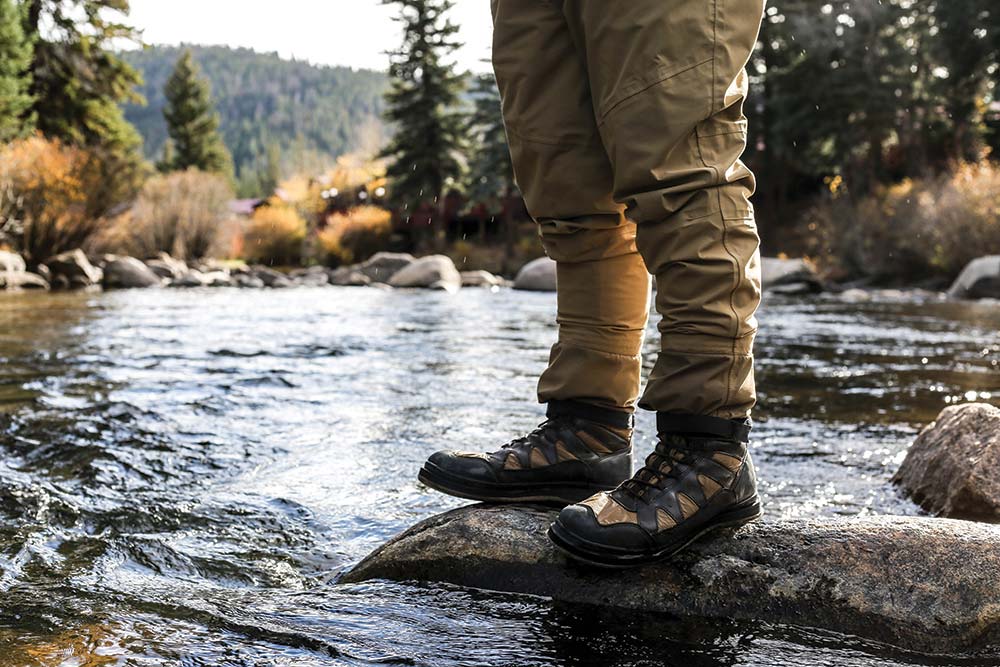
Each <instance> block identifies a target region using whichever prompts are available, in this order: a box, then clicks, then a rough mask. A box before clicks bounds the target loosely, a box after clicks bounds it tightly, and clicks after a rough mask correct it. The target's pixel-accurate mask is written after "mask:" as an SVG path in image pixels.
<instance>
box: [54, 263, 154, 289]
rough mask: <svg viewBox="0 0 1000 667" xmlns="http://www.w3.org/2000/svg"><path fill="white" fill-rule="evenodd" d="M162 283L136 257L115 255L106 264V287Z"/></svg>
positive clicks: (129, 286) (131, 286)
mask: <svg viewBox="0 0 1000 667" xmlns="http://www.w3.org/2000/svg"><path fill="white" fill-rule="evenodd" d="M50 268H51V267H50ZM162 283H163V281H162V279H161V278H160V277H159V276H158V275H156V274H155V273H153V272H152V271H151V270H150V268H149V267H148V266H146V265H145V264H143V263H142V262H141V261H139V260H138V259H136V258H135V257H115V258H113V259H109V260H108V262H107V263H106V264H105V265H104V282H103V284H104V287H108V288H115V287H121V288H137V287H154V286H156V285H161V284H162Z"/></svg>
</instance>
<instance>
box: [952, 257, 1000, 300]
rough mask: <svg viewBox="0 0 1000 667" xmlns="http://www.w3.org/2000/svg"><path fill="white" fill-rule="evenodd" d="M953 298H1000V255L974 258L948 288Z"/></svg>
mask: <svg viewBox="0 0 1000 667" xmlns="http://www.w3.org/2000/svg"><path fill="white" fill-rule="evenodd" d="M948 297H949V298H952V299H1000V255H990V256H987V257H980V258H978V259H974V260H972V261H971V262H969V263H968V264H966V266H965V268H964V269H962V272H961V273H960V274H958V278H956V279H955V282H954V283H952V285H951V288H950V289H949V290H948Z"/></svg>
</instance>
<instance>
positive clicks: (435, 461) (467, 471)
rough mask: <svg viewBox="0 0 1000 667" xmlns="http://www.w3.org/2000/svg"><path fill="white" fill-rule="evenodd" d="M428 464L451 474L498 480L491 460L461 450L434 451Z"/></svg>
mask: <svg viewBox="0 0 1000 667" xmlns="http://www.w3.org/2000/svg"><path fill="white" fill-rule="evenodd" d="M427 464H428V465H430V466H433V467H435V468H437V469H438V470H440V471H441V472H444V473H446V474H449V475H454V476H456V477H463V478H466V479H471V480H476V481H483V482H492V481H495V480H496V475H495V474H494V471H493V466H492V465H491V464H490V461H489V460H488V459H486V458H483V457H482V456H481V455H475V456H470V455H467V454H464V455H463V453H461V452H453V451H447V450H443V451H440V452H434V453H433V454H431V455H430V458H428V459H427Z"/></svg>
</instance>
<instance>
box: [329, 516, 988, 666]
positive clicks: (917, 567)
mask: <svg viewBox="0 0 1000 667" xmlns="http://www.w3.org/2000/svg"><path fill="white" fill-rule="evenodd" d="M554 517H555V511H554V510H547V509H543V508H534V507H528V506H506V507H500V506H489V505H472V506H468V507H463V508H459V509H456V510H452V511H450V512H446V513H444V514H440V515H437V516H434V517H432V518H430V519H427V520H425V521H423V522H421V523H419V524H417V525H415V526H414V527H412V528H410V529H409V530H407V531H405V532H404V533H402V534H401V535H399V536H398V537H396V538H394V539H393V540H391V541H390V542H388V543H386V544H385V545H384V546H382V547H380V548H379V549H377V550H376V551H375V552H373V553H372V554H371V555H370V556H369V557H368V558H366V559H365V560H364V561H362V562H361V563H359V564H358V565H357V566H356V567H355V568H354V569H353V570H351V571H349V572H347V573H346V574H345V575H344V576H343V577H342V578H341V580H340V581H341V582H342V583H356V582H361V581H366V580H371V579H388V580H396V581H420V582H448V583H452V584H457V585H460V586H468V587H474V588H481V589H488V590H494V591H503V592H513V593H528V594H535V595H541V596H546V597H551V598H553V599H555V600H558V601H563V602H570V603H586V604H596V605H605V606H611V607H619V608H627V609H639V610H648V611H652V612H660V613H669V614H673V615H675V616H679V617H690V618H729V619H740V620H750V621H754V620H756V621H765V622H769V623H787V624H795V625H800V626H810V627H817V628H825V629H828V630H833V631H836V632H842V633H848V634H854V635H858V636H863V637H868V638H871V639H875V640H878V641H883V642H886V643H889V644H893V645H895V646H899V647H902V648H905V649H909V650H915V651H922V652H928V653H957V652H964V651H969V650H977V649H982V648H985V647H995V646H997V645H998V643H1000V586H998V585H997V582H998V581H1000V528H997V527H995V526H991V525H985V524H977V523H971V522H965V521H954V520H948V519H938V518H922V517H892V516H881V517H865V518H853V519H842V520H785V521H776V522H766V521H762V522H757V523H754V524H751V525H749V526H747V527H745V528H743V529H741V530H740V531H738V532H736V533H735V534H734V533H732V532H729V533H720V534H719V535H717V536H716V537H714V538H712V539H708V540H706V541H703V542H701V543H697V544H695V545H694V546H693V547H692V548H691V549H690V550H689V551H688V552H686V553H684V554H682V555H681V556H679V557H677V558H676V559H675V560H673V561H671V562H668V563H662V564H658V565H653V566H648V567H644V568H640V569H636V570H626V571H602V570H595V569H592V568H589V567H584V566H581V565H578V564H576V563H573V562H571V561H568V560H567V559H566V558H565V557H563V556H562V555H561V554H560V553H559V552H557V551H556V549H555V548H554V547H553V546H552V545H551V544H550V543H549V541H548V539H547V537H546V535H545V529H546V528H547V526H548V524H549V523H550V522H551V521H552V520H553V518H554Z"/></svg>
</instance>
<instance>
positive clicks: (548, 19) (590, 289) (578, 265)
mask: <svg viewBox="0 0 1000 667" xmlns="http://www.w3.org/2000/svg"><path fill="white" fill-rule="evenodd" d="M493 18H494V44H493V65H494V70H495V72H496V75H497V82H498V84H499V87H500V93H501V98H502V100H503V116H504V122H505V125H506V128H507V137H508V141H509V143H510V150H511V157H512V159H513V163H514V173H515V177H516V179H517V183H518V186H519V187H520V189H521V192H522V194H523V195H524V199H525V202H526V204H527V207H528V211H529V212H530V213H531V216H532V217H533V218H534V219H535V221H536V222H537V223H538V225H539V230H540V233H541V237H542V244H543V246H544V247H545V251H546V253H547V254H548V255H549V257H551V258H552V259H554V260H555V261H556V262H557V263H558V264H557V280H558V317H557V319H558V323H559V339H558V342H557V343H556V344H555V346H554V347H553V348H552V353H551V356H550V359H549V365H548V368H547V369H546V370H545V372H544V373H543V374H542V376H541V378H540V380H539V384H538V397H539V400H540V401H542V402H547V401H549V400H553V399H572V400H579V401H584V402H589V403H593V404H596V405H601V406H603V407H611V408H625V409H631V408H632V406H633V405H634V403H635V400H636V398H637V397H638V395H639V382H640V379H639V372H640V366H641V363H640V351H641V347H642V339H643V333H644V331H645V327H646V320H647V317H648V312H649V287H650V278H649V273H648V272H647V271H646V268H645V265H644V264H643V261H642V258H641V257H640V255H639V253H638V251H637V249H636V244H635V236H636V227H635V225H634V224H633V223H632V222H630V221H629V220H628V219H627V218H626V217H625V215H624V209H625V207H624V205H622V204H620V203H616V202H615V201H614V198H613V196H612V189H613V180H612V173H611V164H610V162H609V160H608V156H607V153H606V152H605V150H604V145H603V143H602V141H601V136H600V133H599V132H598V128H597V123H596V119H595V117H594V106H593V101H592V100H591V97H590V87H589V84H588V80H587V73H586V69H585V66H584V62H583V60H582V59H581V57H580V55H579V54H578V52H577V50H576V47H575V45H574V43H573V41H572V38H571V35H570V33H569V29H568V27H567V25H566V20H565V17H564V16H563V15H562V13H561V12H560V11H559V9H558V7H556V6H555V5H553V3H551V2H547V1H544V0H493Z"/></svg>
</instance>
